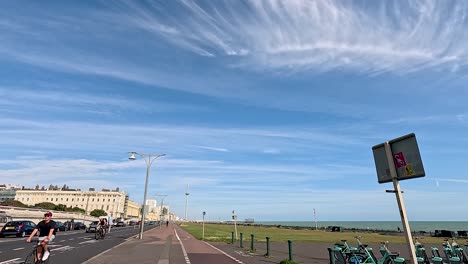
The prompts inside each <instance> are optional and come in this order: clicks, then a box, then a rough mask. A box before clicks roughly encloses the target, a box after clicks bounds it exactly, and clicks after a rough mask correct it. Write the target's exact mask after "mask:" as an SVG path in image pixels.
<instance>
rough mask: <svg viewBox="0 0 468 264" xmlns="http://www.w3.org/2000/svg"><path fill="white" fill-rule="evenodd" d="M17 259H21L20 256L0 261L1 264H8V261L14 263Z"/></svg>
mask: <svg viewBox="0 0 468 264" xmlns="http://www.w3.org/2000/svg"><path fill="white" fill-rule="evenodd" d="M17 260H20V258H15V259H10V260H7V261H3V262H0V264H7V263H13V262H16V261H17Z"/></svg>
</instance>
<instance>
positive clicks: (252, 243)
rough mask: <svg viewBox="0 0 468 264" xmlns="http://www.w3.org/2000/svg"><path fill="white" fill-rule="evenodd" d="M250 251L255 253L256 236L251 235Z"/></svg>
mask: <svg viewBox="0 0 468 264" xmlns="http://www.w3.org/2000/svg"><path fill="white" fill-rule="evenodd" d="M250 250H251V251H254V250H255V249H254V235H253V234H250Z"/></svg>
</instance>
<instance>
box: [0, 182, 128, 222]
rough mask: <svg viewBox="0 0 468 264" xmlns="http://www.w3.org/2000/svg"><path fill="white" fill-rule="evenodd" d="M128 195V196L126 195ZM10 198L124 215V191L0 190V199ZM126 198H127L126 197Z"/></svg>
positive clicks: (110, 214)
mask: <svg viewBox="0 0 468 264" xmlns="http://www.w3.org/2000/svg"><path fill="white" fill-rule="evenodd" d="M127 197H128V196H127ZM6 199H12V200H17V201H20V202H22V203H24V204H26V205H35V204H38V203H43V202H50V203H54V204H56V205H58V204H63V205H66V206H67V207H79V208H82V209H84V210H85V211H86V214H89V213H90V212H91V211H93V210H94V209H102V210H104V211H106V212H107V214H108V215H109V216H111V217H113V218H120V217H124V215H125V210H124V209H125V206H124V205H125V199H126V194H125V192H121V191H119V189H118V188H117V189H116V190H105V189H103V190H101V191H94V189H93V188H90V190H89V191H81V190H73V189H66V190H62V189H45V190H41V189H38V188H36V189H34V190H24V189H22V190H18V189H6V190H0V201H2V200H6ZM127 199H128V198H127Z"/></svg>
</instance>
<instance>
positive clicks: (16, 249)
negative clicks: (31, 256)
mask: <svg viewBox="0 0 468 264" xmlns="http://www.w3.org/2000/svg"><path fill="white" fill-rule="evenodd" d="M22 249H24V247H21V248H15V249H13V250H22Z"/></svg>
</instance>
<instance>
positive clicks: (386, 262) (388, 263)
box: [378, 241, 406, 264]
mask: <svg viewBox="0 0 468 264" xmlns="http://www.w3.org/2000/svg"><path fill="white" fill-rule="evenodd" d="M387 245H388V241H385V242H382V246H381V247H380V249H379V251H380V254H382V259H381V260H380V261H379V263H378V264H406V260H405V259H404V258H402V257H400V254H399V253H395V252H391V251H390V250H389V249H388V247H387Z"/></svg>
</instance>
